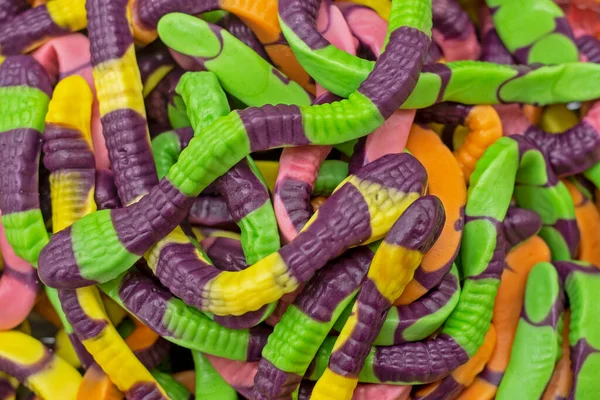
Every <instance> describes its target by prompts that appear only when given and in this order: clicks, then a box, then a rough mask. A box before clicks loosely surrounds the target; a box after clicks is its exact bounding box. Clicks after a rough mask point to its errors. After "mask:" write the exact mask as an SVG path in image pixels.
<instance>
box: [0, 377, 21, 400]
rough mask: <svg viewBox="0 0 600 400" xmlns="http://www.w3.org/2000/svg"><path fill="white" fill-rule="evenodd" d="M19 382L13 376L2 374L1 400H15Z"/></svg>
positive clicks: (0, 378)
mask: <svg viewBox="0 0 600 400" xmlns="http://www.w3.org/2000/svg"><path fill="white" fill-rule="evenodd" d="M18 387H19V381H17V380H16V379H15V378H13V377H12V376H10V375H8V374H5V373H4V372H0V399H2V400H15V396H16V394H17V388H18Z"/></svg>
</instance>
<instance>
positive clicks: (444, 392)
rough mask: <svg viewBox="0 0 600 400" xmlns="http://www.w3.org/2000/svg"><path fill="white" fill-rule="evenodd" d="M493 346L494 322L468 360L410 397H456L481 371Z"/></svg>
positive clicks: (417, 399)
mask: <svg viewBox="0 0 600 400" xmlns="http://www.w3.org/2000/svg"><path fill="white" fill-rule="evenodd" d="M495 346H496V328H495V327H494V324H492V325H490V329H489V330H488V331H487V333H486V334H485V338H484V339H483V344H482V345H481V347H479V350H477V352H476V353H475V355H473V357H471V359H470V360H469V361H467V362H466V363H465V364H463V365H461V366H460V367H458V368H456V369H455V370H454V371H452V373H451V374H450V375H448V376H447V377H445V378H444V379H442V380H441V381H439V382H434V383H430V384H428V385H425V386H423V387H422V388H419V389H418V390H416V391H414V394H413V397H412V398H413V399H415V400H437V399H440V400H441V399H444V400H453V399H456V398H457V397H458V396H459V394H460V392H461V391H462V390H463V389H464V388H465V387H466V386H469V385H470V384H471V383H472V382H473V380H474V379H475V377H476V376H477V374H478V373H479V372H481V370H482V369H483V367H484V366H485V364H486V363H487V362H488V360H489V359H490V357H491V356H492V353H493V351H494V347H495Z"/></svg>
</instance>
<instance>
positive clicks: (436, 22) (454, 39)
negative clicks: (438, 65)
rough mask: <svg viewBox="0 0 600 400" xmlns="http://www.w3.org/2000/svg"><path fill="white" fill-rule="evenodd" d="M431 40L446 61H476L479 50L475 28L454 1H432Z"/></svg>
mask: <svg viewBox="0 0 600 400" xmlns="http://www.w3.org/2000/svg"><path fill="white" fill-rule="evenodd" d="M431 13H432V17H433V32H432V35H433V40H434V42H435V43H437V44H438V45H439V46H440V47H441V48H442V52H443V54H444V59H445V60H446V61H458V60H478V59H479V54H480V52H481V48H480V46H479V41H478V40H477V35H476V34H475V27H474V26H473V23H472V22H471V20H470V19H469V16H468V15H467V13H466V12H465V11H464V10H463V9H462V7H461V6H460V4H459V3H458V2H457V1H456V0H433V1H432V7H431Z"/></svg>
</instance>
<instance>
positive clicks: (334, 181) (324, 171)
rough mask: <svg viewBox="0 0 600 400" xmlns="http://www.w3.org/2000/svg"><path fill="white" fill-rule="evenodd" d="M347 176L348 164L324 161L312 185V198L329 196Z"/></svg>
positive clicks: (338, 161)
mask: <svg viewBox="0 0 600 400" xmlns="http://www.w3.org/2000/svg"><path fill="white" fill-rule="evenodd" d="M347 176H348V163H347V162H344V161H340V160H325V161H323V162H322V163H321V166H320V167H319V173H318V175H317V179H315V183H314V185H313V191H312V194H313V196H330V195H331V194H332V193H333V191H334V190H335V188H336V187H337V186H338V185H339V184H340V183H341V182H342V181H343V180H344V179H345V178H346V177H347Z"/></svg>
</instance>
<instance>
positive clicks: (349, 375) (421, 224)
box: [311, 196, 445, 399]
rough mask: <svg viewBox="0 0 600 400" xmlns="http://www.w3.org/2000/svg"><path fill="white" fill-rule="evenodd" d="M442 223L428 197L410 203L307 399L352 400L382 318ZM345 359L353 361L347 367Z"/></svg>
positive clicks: (382, 246)
mask: <svg viewBox="0 0 600 400" xmlns="http://www.w3.org/2000/svg"><path fill="white" fill-rule="evenodd" d="M444 222H445V214H444V209H443V206H442V203H441V201H440V200H439V199H438V198H436V197H434V196H425V197H422V198H420V199H417V200H415V202H413V203H412V204H411V205H410V206H409V207H408V208H407V209H406V211H405V212H404V213H403V214H402V215H401V216H400V218H398V221H397V222H396V223H395V224H394V225H393V226H392V228H391V229H390V231H389V233H388V234H387V235H386V237H385V239H384V240H383V242H381V244H380V245H379V248H378V249H377V251H376V253H375V256H374V258H373V261H372V262H371V266H370V267H369V272H368V274H367V279H366V281H365V283H363V285H362V286H361V288H360V290H359V293H358V297H357V300H356V303H355V304H354V307H353V310H352V314H350V317H349V318H348V320H347V321H346V324H345V325H344V327H343V328H342V331H341V332H340V335H339V336H338V338H337V340H336V342H335V344H334V347H333V350H332V353H331V356H330V358H329V365H328V367H327V369H326V370H325V372H324V373H323V375H322V376H321V377H320V378H319V380H318V381H317V384H316V385H315V387H314V389H313V393H312V396H311V398H315V399H334V398H341V399H351V398H352V393H353V392H354V389H355V388H356V385H357V384H358V374H359V372H360V370H361V369H362V367H363V365H364V361H365V358H366V357H367V355H368V353H369V350H370V347H371V345H372V343H373V342H374V340H375V338H376V337H377V335H378V334H379V330H380V329H381V326H382V324H383V317H385V316H386V314H387V312H388V310H389V308H390V307H391V305H392V302H393V301H394V300H395V299H396V298H398V297H399V296H400V294H401V293H402V292H403V291H404V287H405V286H406V284H407V283H408V282H409V281H410V280H411V279H412V275H413V274H414V271H415V269H416V268H417V266H418V265H419V264H420V261H421V259H422V258H423V254H424V253H425V252H427V251H428V250H429V249H430V248H431V247H432V246H433V243H435V241H436V239H437V238H438V236H439V234H440V232H441V227H442V226H443V225H444ZM349 359H351V360H353V361H352V363H350V364H348V363H347V360H349Z"/></svg>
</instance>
